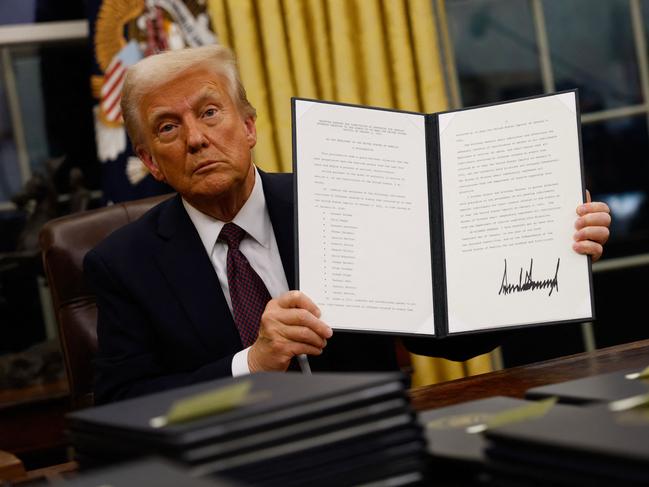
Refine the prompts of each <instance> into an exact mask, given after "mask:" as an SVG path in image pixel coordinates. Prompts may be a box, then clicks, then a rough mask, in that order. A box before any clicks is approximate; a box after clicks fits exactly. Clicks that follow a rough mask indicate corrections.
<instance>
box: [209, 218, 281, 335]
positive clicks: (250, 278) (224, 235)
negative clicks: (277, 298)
mask: <svg viewBox="0 0 649 487" xmlns="http://www.w3.org/2000/svg"><path fill="white" fill-rule="evenodd" d="M245 235H246V231H245V230H243V229H242V228H239V227H238V226H237V225H235V224H234V223H226V224H225V225H224V226H223V229H221V233H220V234H219V240H223V241H224V242H225V243H227V244H228V257H227V273H228V286H229V288H230V298H231V299H232V314H233V315H234V323H235V324H236V325H237V329H238V330H239V335H240V336H241V343H242V344H243V346H244V347H249V346H250V345H252V344H253V343H255V340H256V339H257V334H258V333H259V321H260V320H261V315H262V313H263V312H264V308H265V307H266V304H267V303H268V301H270V294H269V292H268V289H266V286H265V285H264V282H263V281H262V280H261V277H259V275H258V274H257V273H256V272H255V270H254V269H253V268H252V267H251V266H250V263H249V262H248V259H246V256H245V255H243V254H242V253H241V251H240V250H239V244H240V243H241V240H242V239H243V237H244V236H245Z"/></svg>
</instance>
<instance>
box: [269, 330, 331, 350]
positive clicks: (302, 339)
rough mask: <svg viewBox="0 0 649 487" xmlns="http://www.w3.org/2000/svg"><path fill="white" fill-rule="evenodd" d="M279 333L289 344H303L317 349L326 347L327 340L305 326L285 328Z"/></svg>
mask: <svg viewBox="0 0 649 487" xmlns="http://www.w3.org/2000/svg"><path fill="white" fill-rule="evenodd" d="M280 333H281V334H282V335H283V336H284V338H286V339H287V340H290V341H291V342H298V343H304V344H307V345H312V346H314V347H317V348H324V347H326V346H327V340H326V339H325V338H323V337H322V336H320V335H318V334H317V333H316V332H315V331H313V330H312V329H311V328H308V327H306V326H285V327H283V328H282V329H281V331H280Z"/></svg>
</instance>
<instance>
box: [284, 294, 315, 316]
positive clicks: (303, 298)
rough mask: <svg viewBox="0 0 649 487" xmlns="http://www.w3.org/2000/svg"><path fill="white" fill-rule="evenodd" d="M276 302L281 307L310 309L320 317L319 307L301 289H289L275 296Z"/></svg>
mask: <svg viewBox="0 0 649 487" xmlns="http://www.w3.org/2000/svg"><path fill="white" fill-rule="evenodd" d="M277 303H278V304H279V305H280V306H281V307H282V308H302V309H306V310H307V311H310V312H311V313H312V314H313V315H315V316H317V317H320V314H321V313H320V308H318V307H317V306H316V304H315V303H314V302H313V301H312V300H311V298H310V297H309V296H307V295H306V294H304V293H303V292H301V291H289V292H287V293H284V294H282V295H281V296H280V297H278V298H277Z"/></svg>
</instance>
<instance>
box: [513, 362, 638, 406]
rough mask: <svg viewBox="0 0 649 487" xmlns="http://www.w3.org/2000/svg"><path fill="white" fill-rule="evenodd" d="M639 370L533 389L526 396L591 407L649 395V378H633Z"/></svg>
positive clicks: (629, 370)
mask: <svg viewBox="0 0 649 487" xmlns="http://www.w3.org/2000/svg"><path fill="white" fill-rule="evenodd" d="M637 372H639V369H628V370H623V371H621V372H612V373H610V374H601V375H595V376H593V377H586V378H584V379H576V380H571V381H567V382H561V383H559V384H550V385H547V386H542V387H535V388H534V389H530V390H529V391H527V393H526V394H525V397H527V398H529V399H542V398H546V397H553V396H556V397H558V398H559V401H560V402H563V403H570V404H588V403H598V402H611V401H617V400H619V399H624V398H626V397H632V396H637V395H640V394H647V393H649V379H630V378H628V377H633V375H632V374H635V373H637Z"/></svg>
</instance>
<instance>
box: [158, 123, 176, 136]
mask: <svg viewBox="0 0 649 487" xmlns="http://www.w3.org/2000/svg"><path fill="white" fill-rule="evenodd" d="M173 129H174V125H173V124H171V123H165V124H163V125H161V126H160V128H159V129H158V131H159V132H160V133H161V134H166V133H168V132H171V131H172V130H173Z"/></svg>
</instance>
